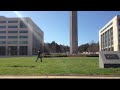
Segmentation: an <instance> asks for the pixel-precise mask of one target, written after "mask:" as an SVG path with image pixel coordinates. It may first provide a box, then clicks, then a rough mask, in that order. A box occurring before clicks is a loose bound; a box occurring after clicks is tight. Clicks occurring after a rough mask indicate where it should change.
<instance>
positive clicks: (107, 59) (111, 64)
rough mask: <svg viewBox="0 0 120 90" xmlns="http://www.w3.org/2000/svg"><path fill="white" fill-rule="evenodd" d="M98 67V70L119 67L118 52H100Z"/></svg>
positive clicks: (119, 53)
mask: <svg viewBox="0 0 120 90" xmlns="http://www.w3.org/2000/svg"><path fill="white" fill-rule="evenodd" d="M99 67H100V68H118V67H120V52H119V51H100V52H99Z"/></svg>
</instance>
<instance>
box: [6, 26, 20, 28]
mask: <svg viewBox="0 0 120 90" xmlns="http://www.w3.org/2000/svg"><path fill="white" fill-rule="evenodd" d="M8 28H18V26H8Z"/></svg>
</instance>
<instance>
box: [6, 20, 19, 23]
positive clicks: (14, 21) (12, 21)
mask: <svg viewBox="0 0 120 90" xmlns="http://www.w3.org/2000/svg"><path fill="white" fill-rule="evenodd" d="M8 23H18V20H9V21H8Z"/></svg>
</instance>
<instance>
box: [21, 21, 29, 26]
mask: <svg viewBox="0 0 120 90" xmlns="http://www.w3.org/2000/svg"><path fill="white" fill-rule="evenodd" d="M20 28H28V27H27V25H26V23H24V22H23V21H20Z"/></svg>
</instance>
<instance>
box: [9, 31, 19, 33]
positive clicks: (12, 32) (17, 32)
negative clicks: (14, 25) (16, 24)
mask: <svg viewBox="0 0 120 90" xmlns="http://www.w3.org/2000/svg"><path fill="white" fill-rule="evenodd" d="M8 33H18V31H8Z"/></svg>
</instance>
